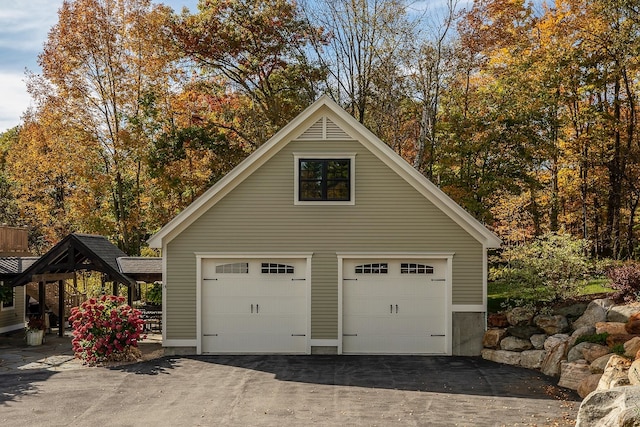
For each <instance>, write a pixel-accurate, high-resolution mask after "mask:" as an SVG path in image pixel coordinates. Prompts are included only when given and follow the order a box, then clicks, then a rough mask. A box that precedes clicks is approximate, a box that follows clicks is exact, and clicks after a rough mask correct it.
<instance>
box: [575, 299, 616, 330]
mask: <svg viewBox="0 0 640 427" xmlns="http://www.w3.org/2000/svg"><path fill="white" fill-rule="evenodd" d="M611 306H613V301H612V300H610V299H596V300H593V301H591V302H590V303H589V305H588V306H587V309H586V310H585V311H584V313H583V314H582V316H580V317H579V318H577V319H576V320H575V322H573V329H578V328H581V327H583V326H594V325H595V324H596V323H598V322H605V321H606V320H607V310H608V309H609V307H611Z"/></svg>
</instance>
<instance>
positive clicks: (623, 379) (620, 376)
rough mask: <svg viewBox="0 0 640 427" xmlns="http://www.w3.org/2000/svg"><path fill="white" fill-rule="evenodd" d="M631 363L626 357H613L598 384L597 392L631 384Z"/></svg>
mask: <svg viewBox="0 0 640 427" xmlns="http://www.w3.org/2000/svg"><path fill="white" fill-rule="evenodd" d="M630 367H631V361H630V360H629V359H627V358H625V357H622V356H618V355H613V356H611V358H610V359H609V362H608V363H607V366H606V368H604V373H603V374H602V377H601V378H600V382H598V388H597V390H609V389H610V388H614V387H621V386H625V385H628V384H629V368H630Z"/></svg>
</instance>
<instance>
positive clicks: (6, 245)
mask: <svg viewBox="0 0 640 427" xmlns="http://www.w3.org/2000/svg"><path fill="white" fill-rule="evenodd" d="M28 252H29V243H28V238H27V229H26V228H19V227H8V226H6V225H0V253H2V254H5V256H11V254H15V255H16V256H21V255H25V254H27V253H28Z"/></svg>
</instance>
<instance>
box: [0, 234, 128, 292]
mask: <svg viewBox="0 0 640 427" xmlns="http://www.w3.org/2000/svg"><path fill="white" fill-rule="evenodd" d="M122 257H125V258H126V257H127V255H126V254H125V253H124V252H122V251H121V250H120V249H118V247H116V246H115V245H114V244H113V243H111V242H110V241H109V240H107V239H106V238H105V237H103V236H96V235H91V234H76V233H74V234H70V235H68V236H67V237H65V238H64V239H62V240H61V241H60V242H59V243H58V244H57V245H55V246H54V247H53V248H51V249H50V250H49V252H47V253H46V254H44V255H43V256H42V257H40V258H39V259H37V261H35V262H33V263H32V264H31V265H30V266H28V267H27V268H26V269H24V270H23V271H22V272H20V274H18V275H17V276H16V277H15V278H14V279H13V280H12V281H11V283H10V284H11V286H22V285H25V284H27V283H30V282H36V281H42V280H43V279H44V280H58V278H61V277H64V275H65V274H68V273H73V272H74V271H79V270H92V271H99V272H102V273H104V274H106V275H107V276H108V280H110V281H113V282H117V283H122V284H125V285H128V286H130V285H133V284H135V280H134V279H132V278H131V277H129V276H127V275H125V274H124V273H123V272H122V271H120V267H119V265H118V258H122ZM30 258H31V257H30Z"/></svg>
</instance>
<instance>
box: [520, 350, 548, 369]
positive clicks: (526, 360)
mask: <svg viewBox="0 0 640 427" xmlns="http://www.w3.org/2000/svg"><path fill="white" fill-rule="evenodd" d="M546 355H547V352H546V351H544V350H525V351H523V352H522V353H520V366H522V367H523V368H527V369H540V367H541V366H542V361H543V360H544V358H545V356H546Z"/></svg>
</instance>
